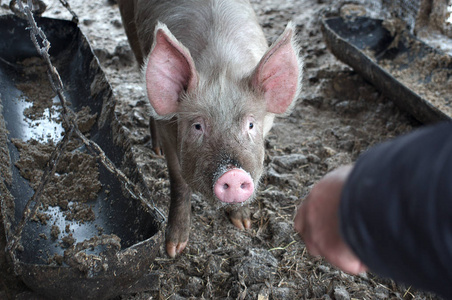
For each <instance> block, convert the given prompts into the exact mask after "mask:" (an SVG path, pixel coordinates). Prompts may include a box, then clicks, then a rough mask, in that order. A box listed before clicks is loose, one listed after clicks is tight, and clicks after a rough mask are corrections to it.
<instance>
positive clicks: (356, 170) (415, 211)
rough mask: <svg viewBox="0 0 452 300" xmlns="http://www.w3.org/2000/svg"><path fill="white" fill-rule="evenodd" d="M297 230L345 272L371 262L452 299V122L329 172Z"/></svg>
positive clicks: (383, 272) (402, 279) (391, 274)
mask: <svg viewBox="0 0 452 300" xmlns="http://www.w3.org/2000/svg"><path fill="white" fill-rule="evenodd" d="M322 199H323V200H322ZM325 199H326V200H325ZM315 207H317V208H315ZM318 219H325V220H330V224H329V225H328V224H327V225H321V224H322V223H319V222H317V220H318ZM325 222H327V221H325ZM316 223H317V225H315V224H316ZM323 224H326V223H323ZM322 226H323V229H322ZM327 228H328V229H327ZM295 229H296V230H298V231H299V232H300V234H301V235H302V237H303V238H304V239H305V242H306V245H307V247H308V250H309V251H311V250H312V251H313V253H314V254H319V255H322V256H325V258H326V259H327V260H329V261H330V262H332V263H333V264H335V265H336V266H338V267H339V268H342V269H343V270H345V271H348V272H350V273H357V272H360V271H363V270H365V269H366V267H364V264H365V265H366V266H367V267H368V268H369V269H370V270H372V271H374V272H375V273H377V274H379V275H381V276H386V277H391V278H393V279H395V280H396V281H400V282H405V283H409V284H413V285H415V286H417V287H420V288H424V289H427V290H431V291H435V292H436V293H438V294H440V295H442V296H445V297H448V298H450V297H452V285H451V284H450V283H451V282H452V269H451V268H450V266H452V124H451V123H448V124H441V125H437V126H433V127H425V128H423V129H421V130H417V131H415V132H413V133H411V134H408V135H406V136H403V137H400V138H397V139H395V140H393V141H390V142H387V143H384V144H381V145H379V146H376V147H374V148H372V149H371V150H369V151H368V152H366V153H365V154H364V155H362V156H361V157H360V158H359V159H358V161H357V163H356V165H355V166H354V167H353V168H352V167H348V168H345V169H339V170H336V171H334V172H332V173H330V174H328V175H327V176H325V178H323V179H322V180H321V181H319V183H318V184H317V185H316V186H315V187H314V188H313V190H312V192H311V193H310V195H309V196H308V197H307V199H306V201H305V202H304V203H303V205H302V206H301V207H300V209H299V211H298V212H297V216H296V218H295ZM328 235H330V236H329V237H328ZM331 236H335V237H336V241H337V242H336V247H331V244H332V243H333V242H331V241H332V240H333V241H334V239H332V238H331ZM322 240H323V241H322ZM338 245H339V246H338ZM341 249H342V250H341ZM347 257H348V259H346V258H347ZM361 261H362V262H361Z"/></svg>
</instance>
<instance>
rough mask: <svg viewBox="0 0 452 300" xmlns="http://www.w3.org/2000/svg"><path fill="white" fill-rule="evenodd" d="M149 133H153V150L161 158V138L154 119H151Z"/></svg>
mask: <svg viewBox="0 0 452 300" xmlns="http://www.w3.org/2000/svg"><path fill="white" fill-rule="evenodd" d="M149 131H150V133H151V141H152V150H153V151H154V152H155V154H157V155H159V156H161V155H163V150H162V148H161V144H160V137H159V133H158V131H157V124H156V121H155V119H154V118H153V117H150V118H149Z"/></svg>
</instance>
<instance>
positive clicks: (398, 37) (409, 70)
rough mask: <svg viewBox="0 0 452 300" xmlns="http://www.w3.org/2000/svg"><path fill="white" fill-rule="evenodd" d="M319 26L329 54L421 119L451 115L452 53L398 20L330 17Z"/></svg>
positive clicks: (434, 119) (449, 116) (441, 118)
mask: <svg viewBox="0 0 452 300" xmlns="http://www.w3.org/2000/svg"><path fill="white" fill-rule="evenodd" d="M322 30H323V34H324V37H325V40H326V43H327V45H328V47H329V48H330V50H331V51H332V53H333V54H334V55H335V56H336V57H337V58H339V59H340V60H341V61H343V62H345V63H346V64H348V65H349V66H351V67H352V68H353V69H354V70H355V71H356V72H357V73H359V74H360V75H361V76H363V77H364V78H365V79H366V80H367V81H369V82H370V83H372V84H373V85H374V86H375V87H377V88H378V89H379V90H380V91H381V92H383V93H384V94H386V95H387V96H388V97H389V98H390V99H392V100H393V101H394V102H395V103H396V104H397V105H398V106H399V107H401V108H402V109H404V110H406V111H407V112H409V113H410V114H411V115H413V116H414V117H415V118H416V119H418V120H419V121H421V122H423V123H432V122H437V121H441V120H452V57H451V56H449V55H447V54H445V53H443V52H441V51H440V50H437V49H434V48H432V47H430V46H429V45H427V44H425V43H424V42H422V41H420V40H418V39H417V38H416V37H415V36H413V35H412V34H411V33H410V32H409V31H408V30H407V29H405V28H404V26H403V24H402V23H397V22H395V21H383V20H379V19H372V18H367V17H349V18H347V17H345V18H343V17H330V18H324V19H323V20H322Z"/></svg>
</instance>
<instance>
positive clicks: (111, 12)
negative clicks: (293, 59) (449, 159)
mask: <svg viewBox="0 0 452 300" xmlns="http://www.w3.org/2000/svg"><path fill="white" fill-rule="evenodd" d="M251 2H252V4H253V6H254V7H255V10H256V12H257V14H258V17H259V20H260V22H261V24H262V25H263V27H264V31H265V34H266V36H267V38H268V40H269V42H273V41H274V40H275V39H276V37H277V36H278V35H279V34H280V33H281V32H282V31H283V29H284V27H285V25H286V23H287V21H288V20H291V19H293V20H294V21H295V23H296V24H297V29H298V31H299V32H298V36H299V39H300V41H301V45H302V51H301V55H302V56H303V57H304V61H305V73H304V84H303V92H302V95H301V99H300V100H299V101H298V104H297V105H296V107H295V109H294V110H293V112H292V113H291V114H290V115H289V116H288V117H285V118H279V119H277V120H276V122H275V125H274V127H273V129H272V131H271V132H270V135H269V136H268V139H267V143H266V148H267V149H266V159H265V168H266V169H265V170H266V172H265V175H264V177H263V182H262V185H261V188H260V191H259V194H258V197H257V199H256V201H254V203H252V204H251V208H252V222H253V224H252V229H251V230H248V231H239V230H237V229H236V228H235V227H234V226H233V225H232V224H231V223H230V222H229V220H228V218H227V216H226V215H225V213H224V211H223V210H222V209H218V207H217V206H216V205H215V204H214V203H210V202H209V201H207V200H206V199H203V198H201V197H199V196H196V195H195V196H194V197H193V204H192V211H193V218H192V225H191V227H192V228H191V235H190V241H189V244H188V247H187V249H186V250H185V252H184V253H183V254H182V255H181V256H180V257H178V258H176V259H169V258H168V256H167V255H166V253H165V250H164V247H163V245H162V247H161V250H160V254H159V256H158V257H157V259H156V261H155V262H154V264H153V265H152V266H149V267H150V268H151V269H152V270H155V271H158V272H159V274H160V281H161V283H160V290H159V291H151V292H146V293H138V294H128V295H122V296H119V297H118V299H130V300H131V299H437V298H436V297H435V296H434V295H430V294H426V293H423V292H420V291H416V290H415V289H413V288H412V287H409V286H403V285H397V284H395V283H394V282H392V281H390V280H387V279H383V278H379V277H377V276H375V275H374V274H372V273H367V274H366V275H361V276H350V275H347V274H345V273H343V272H341V271H339V270H337V269H336V268H334V267H332V266H331V265H329V264H328V263H327V262H325V261H324V260H323V259H321V258H316V257H312V256H310V255H309V254H308V253H307V251H306V250H305V247H304V244H303V243H302V242H301V241H300V239H299V238H298V237H297V235H296V234H295V233H294V231H293V229H292V228H293V222H292V219H293V217H294V212H295V209H296V206H297V205H298V204H299V203H300V201H302V199H303V198H304V197H305V196H306V195H307V193H308V192H309V190H310V189H311V187H312V185H313V184H314V183H316V182H317V181H318V180H319V179H320V178H321V177H322V176H323V175H324V174H325V173H326V172H327V171H329V170H332V169H334V168H336V167H338V166H339V165H342V164H347V163H351V162H353V161H355V160H356V158H357V157H358V156H359V154H360V153H362V152H363V151H365V150H366V149H368V148H369V147H371V146H372V145H375V144H376V143H379V142H382V141H385V140H387V139H390V138H393V137H396V136H398V135H400V134H403V133H405V132H408V131H410V130H411V129H412V128H414V127H416V126H419V125H420V124H418V123H417V122H416V121H415V120H414V119H413V118H411V117H410V116H409V115H407V114H406V113H404V112H402V111H400V110H399V109H398V108H397V107H395V106H394V105H393V103H392V102H391V101H390V100H389V99H387V98H385V97H384V96H383V95H382V94H381V93H380V92H379V91H377V90H375V89H374V87H373V86H371V85H370V84H368V83H367V82H365V81H364V80H363V79H362V78H361V77H360V76H359V75H357V74H356V73H355V72H354V71H353V70H352V69H350V68H349V67H348V66H346V65H344V64H342V63H340V62H339V61H338V60H337V59H336V58H335V57H334V56H333V55H332V54H331V53H330V52H329V51H328V49H327V48H326V45H325V43H324V42H323V37H322V33H321V30H320V22H319V17H320V15H321V14H322V13H323V12H324V11H325V10H337V9H338V8H339V7H340V6H341V5H342V2H343V1H338V0H322V1H320V0H288V1H278V0H262V1H257V0H252V1H251ZM347 2H350V1H347ZM351 2H353V3H356V4H359V5H364V6H365V5H366V3H368V2H369V1H366V0H356V1H351ZM45 3H47V4H48V9H47V12H46V13H45V14H44V16H49V17H56V18H66V19H70V16H69V14H68V13H67V11H66V10H65V9H64V8H63V7H62V6H61V4H60V3H59V1H57V0H49V1H45ZM69 3H70V4H71V6H72V8H73V10H74V11H75V12H76V13H77V15H78V16H79V18H80V26H81V28H82V30H83V31H84V33H85V34H86V35H87V37H88V39H89V41H90V43H91V45H92V47H93V49H94V51H95V53H96V55H97V56H98V58H99V60H100V63H101V65H102V67H103V69H104V71H105V72H106V74H107V77H108V79H109V81H110V83H111V85H112V87H113V89H114V93H115V96H116V99H117V101H118V105H117V109H116V110H117V114H118V116H119V118H120V120H121V122H122V123H123V124H124V125H125V126H126V127H127V128H128V129H129V130H130V138H131V139H132V142H133V144H134V151H135V154H136V157H137V160H138V164H139V166H140V167H141V169H142V172H143V173H144V175H145V179H146V181H147V183H148V185H149V187H150V189H151V191H152V194H153V199H154V201H156V202H157V205H158V207H159V208H161V209H162V210H163V211H165V212H167V210H168V203H169V182H168V176H167V172H166V164H165V161H164V159H163V158H160V157H156V156H154V155H153V154H152V152H151V151H150V148H149V139H150V136H149V132H148V115H149V104H148V103H147V101H146V99H145V92H144V90H143V86H142V84H141V83H140V76H139V72H138V67H137V66H136V63H135V62H134V59H133V55H132V52H131V50H130V47H129V45H128V43H127V40H126V37H125V34H124V32H123V28H122V23H121V18H120V16H119V11H118V8H117V5H116V4H115V3H114V1H110V0H101V1H82V0H71V1H69ZM0 4H1V9H0V13H1V14H5V13H9V11H8V7H7V5H8V4H9V0H0ZM2 228H3V227H2ZM2 231H3V230H2ZM0 235H1V236H0V237H1V239H0V266H1V267H0V268H1V270H0V299H5V298H6V299H15V298H16V297H17V298H16V299H36V298H34V297H35V296H36V295H34V294H32V292H31V291H29V290H28V289H27V288H26V287H25V286H24V285H23V284H21V282H20V280H18V279H17V278H15V277H14V276H13V275H12V273H11V268H10V267H9V265H8V264H7V261H6V258H5V253H4V234H3V233H1V234H0Z"/></svg>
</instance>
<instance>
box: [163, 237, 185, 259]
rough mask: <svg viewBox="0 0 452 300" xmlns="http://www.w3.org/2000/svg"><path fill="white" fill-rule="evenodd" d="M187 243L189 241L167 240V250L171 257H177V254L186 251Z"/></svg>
mask: <svg viewBox="0 0 452 300" xmlns="http://www.w3.org/2000/svg"><path fill="white" fill-rule="evenodd" d="M187 243H188V241H185V242H183V243H173V242H167V243H166V252H167V253H168V255H169V256H170V257H171V258H175V257H176V256H177V255H179V254H181V253H182V251H184V249H185V247H186V246H187Z"/></svg>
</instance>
